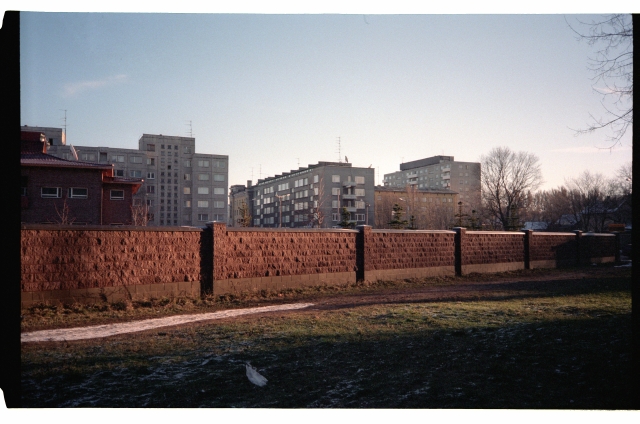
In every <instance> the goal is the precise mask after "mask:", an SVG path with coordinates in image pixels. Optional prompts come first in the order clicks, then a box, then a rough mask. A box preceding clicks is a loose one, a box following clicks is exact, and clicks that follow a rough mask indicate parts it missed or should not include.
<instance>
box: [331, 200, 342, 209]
mask: <svg viewBox="0 0 640 424" xmlns="http://www.w3.org/2000/svg"><path fill="white" fill-rule="evenodd" d="M331 207H332V208H338V207H340V206H339V204H338V201H337V200H332V201H331Z"/></svg>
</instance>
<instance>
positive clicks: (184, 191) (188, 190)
mask: <svg viewBox="0 0 640 424" xmlns="http://www.w3.org/2000/svg"><path fill="white" fill-rule="evenodd" d="M182 193H183V194H191V187H183V188H182Z"/></svg>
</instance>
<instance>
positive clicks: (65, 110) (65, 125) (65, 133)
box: [60, 109, 67, 140]
mask: <svg viewBox="0 0 640 424" xmlns="http://www.w3.org/2000/svg"><path fill="white" fill-rule="evenodd" d="M60 110H64V118H62V125H63V127H64V139H65V140H66V139H67V109H60Z"/></svg>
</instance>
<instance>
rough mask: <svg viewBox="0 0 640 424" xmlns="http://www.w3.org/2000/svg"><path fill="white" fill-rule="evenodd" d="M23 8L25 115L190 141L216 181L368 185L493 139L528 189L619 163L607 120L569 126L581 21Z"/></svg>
mask: <svg viewBox="0 0 640 424" xmlns="http://www.w3.org/2000/svg"><path fill="white" fill-rule="evenodd" d="M187 4H188V3H187ZM56 7H58V5H57V6H56ZM627 9H628V8H627ZM23 10H48V11H49V12H48V13H42V12H24V13H22V14H21V22H20V25H21V27H20V43H21V45H20V49H21V64H20V73H21V106H20V110H21V124H22V125H34V126H49V127H62V126H63V125H64V117H65V113H66V126H67V143H68V144H71V145H75V146H82V145H87V146H107V147H121V148H132V149H135V148H137V147H138V139H139V138H140V137H141V136H142V134H143V133H147V134H164V135H176V136H190V134H192V135H193V136H194V137H195V138H196V151H197V152H198V153H207V154H222V155H228V156H229V185H233V184H245V183H246V181H247V180H253V181H254V182H255V181H257V180H258V179H259V178H266V177H269V176H274V175H276V174H281V173H282V172H288V171H290V170H293V169H297V168H298V167H300V166H307V165H308V164H314V163H317V162H318V161H338V160H342V161H344V160H345V157H348V159H349V162H351V163H352V164H353V166H359V167H368V166H372V167H373V168H375V170H376V184H381V183H382V178H383V176H384V174H386V173H391V172H395V171H398V170H399V166H400V163H402V162H409V161H413V160H418V159H422V158H425V157H429V156H435V155H449V156H454V157H455V160H457V161H470V162H479V161H480V160H481V157H482V155H486V154H487V153H489V152H490V150H491V149H493V148H495V147H500V146H508V147H510V148H511V149H512V150H514V151H526V152H530V153H533V154H535V155H536V156H537V157H538V158H539V159H540V163H541V166H542V173H543V178H544V183H543V185H542V188H543V189H550V188H553V187H557V186H559V185H561V184H563V183H564V182H565V180H566V179H568V178H573V177H577V176H578V175H579V174H580V173H582V172H583V171H585V170H590V171H591V172H600V173H602V174H604V175H605V176H613V175H614V174H615V172H616V170H617V169H618V168H620V166H622V165H624V164H626V163H629V162H631V157H632V141H631V133H629V134H627V135H626V137H624V138H623V140H622V143H621V145H620V146H618V147H616V148H614V149H612V150H609V149H603V147H608V146H609V145H610V143H609V142H608V141H607V136H608V135H610V133H609V132H608V131H606V130H602V131H600V132H595V133H592V134H588V135H580V136H576V131H575V130H577V129H582V128H585V127H586V126H587V124H588V123H589V122H590V114H593V115H595V116H601V115H602V113H603V108H602V105H601V100H602V95H599V94H598V93H597V89H599V88H602V87H599V86H597V85H594V81H593V80H592V77H593V74H592V73H591V72H590V71H589V70H588V68H587V60H588V58H589V57H590V56H592V55H593V53H594V49H593V47H591V46H589V45H588V44H586V43H585V42H584V41H582V42H580V41H578V40H577V39H576V36H575V34H574V33H573V32H572V30H571V28H570V27H569V24H570V25H572V26H574V28H576V29H583V28H584V27H581V26H580V24H579V22H578V21H579V20H582V21H591V20H593V19H598V16H595V15H578V14H574V13H571V12H570V9H565V10H564V11H563V13H557V12H556V13H550V14H547V13H545V14H540V13H536V14H533V13H518V14H467V13H465V14H440V13H438V14H433V13H428V14H421V13H415V11H409V12H410V13H405V9H402V8H399V9H398V12H395V11H393V10H390V11H389V13H386V12H385V11H383V13H381V12H380V11H373V12H371V11H369V10H367V9H365V8H363V9H361V10H362V13H358V12H360V10H358V8H355V9H343V10H341V9H340V8H337V9H326V10H322V9H311V10H307V11H304V10H303V12H307V13H299V11H298V10H291V12H292V13H288V12H289V11H288V10H287V9H286V8H284V9H276V11H277V12H278V13H273V12H272V11H270V10H269V11H265V10H264V9H260V8H259V7H255V8H253V9H252V8H251V7H248V8H245V9H243V10H241V11H242V12H244V13H199V14H191V13H177V14H176V13H68V12H65V13H55V12H54V11H56V10H85V9H73V7H71V8H65V9H63V8H62V7H60V8H59V9H50V8H49V9H44V8H38V7H36V8H28V9H25V8H23ZM99 10H107V9H99ZM119 10H123V11H126V10H134V11H137V10H138V9H135V8H134V9H128V8H126V7H122V8H120V9H118V8H116V9H108V11H111V12H114V11H119ZM183 10H189V11H190V10H197V9H191V8H185V9H183ZM183 10H179V11H183ZM333 10H337V11H338V13H326V12H332V11H333ZM469 10H471V11H473V9H469ZM622 10H625V9H622ZM163 11H165V10H163ZM215 11H217V12H234V10H226V9H216V10H215ZM445 11H446V10H445ZM454 11H455V10H454ZM251 12H256V13H251ZM319 12H324V13H319ZM399 12H401V13H399ZM564 12H569V13H564ZM447 13H450V12H447ZM65 111H66V112H65ZM338 140H340V141H339V142H338Z"/></svg>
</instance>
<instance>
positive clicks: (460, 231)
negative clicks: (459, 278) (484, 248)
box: [453, 227, 467, 275]
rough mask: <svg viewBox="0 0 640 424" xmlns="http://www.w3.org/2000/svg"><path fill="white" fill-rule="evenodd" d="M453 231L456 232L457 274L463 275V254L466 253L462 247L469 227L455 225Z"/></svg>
mask: <svg viewBox="0 0 640 424" xmlns="http://www.w3.org/2000/svg"><path fill="white" fill-rule="evenodd" d="M453 231H455V232H456V235H455V238H454V245H455V270H456V275H462V255H463V253H464V249H463V248H462V247H463V243H464V238H465V234H466V232H467V229H466V228H464V227H455V228H454V229H453Z"/></svg>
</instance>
